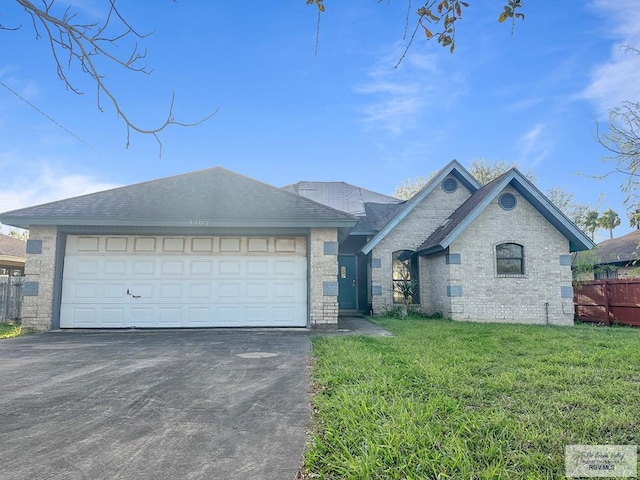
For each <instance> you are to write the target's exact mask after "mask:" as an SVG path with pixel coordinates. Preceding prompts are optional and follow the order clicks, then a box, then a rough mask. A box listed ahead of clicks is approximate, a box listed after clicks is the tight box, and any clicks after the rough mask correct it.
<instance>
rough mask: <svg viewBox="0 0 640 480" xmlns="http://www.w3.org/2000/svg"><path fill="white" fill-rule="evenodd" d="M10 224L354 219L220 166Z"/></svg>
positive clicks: (66, 203)
mask: <svg viewBox="0 0 640 480" xmlns="http://www.w3.org/2000/svg"><path fill="white" fill-rule="evenodd" d="M0 221H1V222H2V223H5V224H8V225H15V226H18V227H28V226H29V225H67V226H71V225H74V226H75V225H83V226H85V225H100V226H137V227H140V226H152V227H158V226H179V227H181V226H206V227H261V226H262V227H315V226H318V227H320V226H332V227H335V226H353V225H355V223H356V222H357V218H355V217H353V216H352V215H349V214H347V213H344V212H342V211H338V210H336V209H333V208H330V207H328V206H326V205H322V204H320V203H318V202H315V201H313V200H310V199H308V198H305V197H302V196H300V195H296V194H294V193H291V192H288V191H285V190H282V189H280V188H276V187H273V186H271V185H267V184H265V183H262V182H258V181H257V180H253V179H251V178H248V177H245V176H243V175H239V174H237V173H234V172H231V171H229V170H226V169H224V168H221V167H214V168H210V169H206V170H201V171H197V172H192V173H186V174H183V175H177V176H174V177H168V178H162V179H159V180H153V181H149V182H144V183H138V184H135V185H130V186H126V187H120V188H115V189H112V190H106V191H104V192H98V193H92V194H89V195H83V196H80V197H75V198H70V199H67V200H60V201H57V202H51V203H46V204H43V205H38V206H34V207H28V208H23V209H20V210H14V211H11V212H5V213H3V214H0Z"/></svg>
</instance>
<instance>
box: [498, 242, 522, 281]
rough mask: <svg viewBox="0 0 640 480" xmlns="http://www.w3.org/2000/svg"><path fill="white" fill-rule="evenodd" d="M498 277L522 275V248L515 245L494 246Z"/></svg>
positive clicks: (502, 244)
mask: <svg viewBox="0 0 640 480" xmlns="http://www.w3.org/2000/svg"><path fill="white" fill-rule="evenodd" d="M496 272H497V274H498V275H524V247H523V246H522V245H518V244H517V243H501V244H500V245H496Z"/></svg>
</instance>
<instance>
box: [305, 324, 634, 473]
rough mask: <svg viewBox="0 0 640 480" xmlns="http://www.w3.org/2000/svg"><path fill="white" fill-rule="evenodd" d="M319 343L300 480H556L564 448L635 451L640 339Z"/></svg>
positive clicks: (437, 327)
mask: <svg viewBox="0 0 640 480" xmlns="http://www.w3.org/2000/svg"><path fill="white" fill-rule="evenodd" d="M379 323H380V324H381V325H382V326H384V327H385V328H387V329H389V330H390V331H392V332H393V333H394V335H395V336H394V337H375V338H372V337H359V336H355V337H348V336H343V337H320V336H318V337H314V338H313V352H314V366H313V367H314V368H313V373H312V378H313V382H314V390H315V393H314V397H313V406H314V422H313V425H312V428H313V433H312V439H311V442H310V444H309V445H308V448H307V451H306V453H305V458H304V470H303V471H304V475H305V477H304V478H309V479H311V478H322V479H338V478H347V479H363V480H364V479H432V478H433V479H556V478H562V477H564V449H565V446H566V445H570V444H624V445H629V444H632V445H637V444H640V433H639V425H640V348H639V347H638V346H639V345H640V329H629V328H597V327H593V326H589V325H581V326H576V327H574V328H559V327H549V326H533V325H498V324H476V323H459V322H451V321H447V320H435V319H427V320H425V319H409V320H380V321H379Z"/></svg>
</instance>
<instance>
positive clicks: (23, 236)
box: [9, 228, 29, 242]
mask: <svg viewBox="0 0 640 480" xmlns="http://www.w3.org/2000/svg"><path fill="white" fill-rule="evenodd" d="M9 236H10V237H13V238H17V239H18V240H22V241H24V242H26V241H27V240H28V239H29V230H22V229H20V230H17V229H15V228H13V229H11V230H9Z"/></svg>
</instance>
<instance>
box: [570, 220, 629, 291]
mask: <svg viewBox="0 0 640 480" xmlns="http://www.w3.org/2000/svg"><path fill="white" fill-rule="evenodd" d="M639 261H640V230H634V231H633V232H631V233H629V234H627V235H624V236H622V237H618V238H613V239H611V240H605V241H604V242H601V243H599V244H598V245H597V246H596V247H595V248H594V249H592V250H589V251H588V252H581V253H579V254H577V255H576V259H575V261H574V264H575V265H576V266H579V265H581V266H582V267H583V268H578V269H579V270H581V271H582V270H583V271H582V272H579V277H580V280H583V281H589V280H606V279H618V278H619V279H628V278H638V277H640V263H639Z"/></svg>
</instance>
